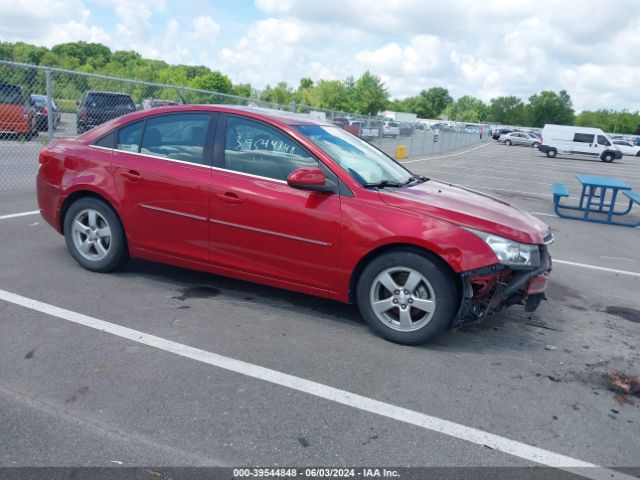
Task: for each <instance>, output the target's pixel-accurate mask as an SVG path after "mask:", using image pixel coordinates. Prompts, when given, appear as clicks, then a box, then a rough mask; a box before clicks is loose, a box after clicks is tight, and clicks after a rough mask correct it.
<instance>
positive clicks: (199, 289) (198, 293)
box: [172, 285, 220, 302]
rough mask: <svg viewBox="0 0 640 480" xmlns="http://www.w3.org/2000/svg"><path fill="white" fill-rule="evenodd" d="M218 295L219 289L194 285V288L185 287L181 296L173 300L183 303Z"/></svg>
mask: <svg viewBox="0 0 640 480" xmlns="http://www.w3.org/2000/svg"><path fill="white" fill-rule="evenodd" d="M218 295H220V289H219V288H216V287H210V286H207V285H196V286H195V287H187V288H185V289H184V290H183V291H182V295H178V296H176V297H172V298H175V299H176V300H180V301H182V302H184V301H185V300H189V299H190V298H211V297H216V296H218Z"/></svg>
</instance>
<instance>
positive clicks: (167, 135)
mask: <svg viewBox="0 0 640 480" xmlns="http://www.w3.org/2000/svg"><path fill="white" fill-rule="evenodd" d="M210 119H211V115H210V114H208V113H180V114H170V115H159V116H155V117H151V118H149V119H148V120H147V126H146V127H145V130H144V136H143V138H142V148H141V149H140V153H143V154H145V155H152V156H154V157H163V158H168V159H172V160H179V161H182V162H189V163H195V164H198V165H208V162H207V161H205V155H204V151H205V146H206V141H207V131H208V129H209V121H210Z"/></svg>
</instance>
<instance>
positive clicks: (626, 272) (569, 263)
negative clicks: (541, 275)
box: [552, 258, 640, 277]
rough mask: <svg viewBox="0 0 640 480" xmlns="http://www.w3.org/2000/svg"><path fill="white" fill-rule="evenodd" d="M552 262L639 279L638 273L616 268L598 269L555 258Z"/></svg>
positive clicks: (594, 266)
mask: <svg viewBox="0 0 640 480" xmlns="http://www.w3.org/2000/svg"><path fill="white" fill-rule="evenodd" d="M552 262H553V263H560V264H562V265H571V266H573V267H580V268H590V269H591V270H600V271H602V272H611V273H618V274H620V275H629V276H632V277H640V273H638V272H630V271H629V270H618V269H616V268H607V267H599V266H597V265H589V264H587V263H578V262H570V261H568V260H558V259H557V258H554V259H552Z"/></svg>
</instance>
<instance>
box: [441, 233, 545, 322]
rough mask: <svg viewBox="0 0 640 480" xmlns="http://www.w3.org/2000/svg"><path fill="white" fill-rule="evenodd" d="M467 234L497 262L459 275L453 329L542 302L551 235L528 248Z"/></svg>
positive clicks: (494, 237) (482, 234) (507, 241)
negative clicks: (511, 308)
mask: <svg viewBox="0 0 640 480" xmlns="http://www.w3.org/2000/svg"><path fill="white" fill-rule="evenodd" d="M469 230H470V229H469ZM470 231H471V232H472V233H474V234H476V235H478V236H479V237H480V238H482V239H483V240H484V241H485V242H486V243H487V244H488V245H489V246H490V247H491V248H492V249H493V250H494V252H495V253H496V256H497V257H498V261H499V263H497V264H495V265H490V266H488V267H485V268H481V269H478V270H473V271H468V272H463V273H461V274H460V282H461V291H462V295H461V302H460V308H459V309H458V313H457V315H456V317H455V318H454V321H453V325H452V326H453V328H460V327H462V326H464V325H469V324H472V323H478V322H480V321H482V320H483V319H485V318H486V317H487V316H488V315H490V314H491V313H495V312H497V311H500V310H502V309H503V308H507V307H509V306H512V305H522V306H524V309H525V311H527V312H533V311H535V310H536V309H537V308H538V306H539V305H540V302H541V301H542V300H545V299H546V297H545V293H544V292H545V289H546V287H547V283H548V281H549V272H550V271H551V256H550V255H549V250H548V246H549V245H550V244H551V243H552V242H553V235H552V234H551V233H549V234H548V235H547V236H545V238H544V243H543V244H541V245H529V244H520V243H517V242H514V241H510V240H507V239H504V238H502V237H497V236H494V235H490V234H486V233H484V232H478V231H476V230H470Z"/></svg>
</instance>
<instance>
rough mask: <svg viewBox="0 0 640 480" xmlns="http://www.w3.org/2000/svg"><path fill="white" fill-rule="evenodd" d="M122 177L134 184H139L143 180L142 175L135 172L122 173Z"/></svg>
mask: <svg viewBox="0 0 640 480" xmlns="http://www.w3.org/2000/svg"><path fill="white" fill-rule="evenodd" d="M120 175H122V176H123V177H124V178H127V179H129V180H131V181H133V182H139V181H140V180H142V175H140V174H139V173H138V172H136V171H135V170H128V171H126V172H120Z"/></svg>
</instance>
